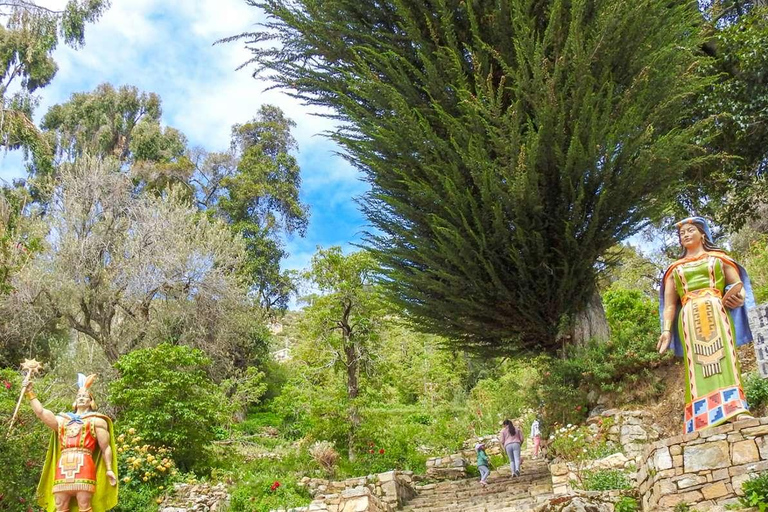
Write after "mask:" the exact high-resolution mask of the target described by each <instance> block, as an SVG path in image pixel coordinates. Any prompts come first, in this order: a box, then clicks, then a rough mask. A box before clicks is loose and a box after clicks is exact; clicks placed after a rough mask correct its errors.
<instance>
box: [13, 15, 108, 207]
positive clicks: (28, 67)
mask: <svg viewBox="0 0 768 512" xmlns="http://www.w3.org/2000/svg"><path fill="white" fill-rule="evenodd" d="M108 6H109V2H108V0H68V1H67V2H66V5H65V6H64V8H63V9H61V10H56V9H51V8H49V6H46V5H39V4H37V3H35V2H31V1H23V2H6V3H5V4H4V5H3V9H2V12H0V19H1V20H2V24H1V25H0V110H1V111H2V114H3V122H2V123H1V124H0V146H2V147H4V148H5V149H18V148H23V149H24V150H25V151H27V152H29V154H30V155H31V160H32V161H33V167H35V168H37V169H38V170H40V171H42V174H43V175H45V174H46V173H48V172H50V171H51V170H52V163H53V162H52V159H53V148H51V147H50V145H49V144H48V143H47V142H46V141H45V140H44V139H43V137H42V136H41V134H40V131H39V130H38V128H37V127H36V126H35V125H34V123H33V121H32V114H33V111H34V107H35V105H36V104H37V98H36V97H35V96H34V93H35V92H36V91H38V90H39V89H40V88H42V87H45V86H47V85H48V84H49V83H50V82H51V80H53V77H54V76H55V75H56V71H58V65H57V64H56V61H55V60H54V59H53V53H54V51H55V50H56V47H57V46H58V44H59V42H60V41H63V42H64V43H65V44H67V45H69V46H71V47H74V48H77V47H79V46H81V45H82V44H83V43H84V39H85V26H86V24H88V23H92V22H95V21H96V20H97V19H98V18H99V17H100V16H101V15H102V14H103V13H104V11H105V10H106V9H107V7H108ZM38 185H39V184H36V185H33V187H32V188H33V190H35V192H39V188H38Z"/></svg>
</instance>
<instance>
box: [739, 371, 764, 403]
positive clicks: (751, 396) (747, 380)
mask: <svg viewBox="0 0 768 512" xmlns="http://www.w3.org/2000/svg"><path fill="white" fill-rule="evenodd" d="M744 394H745V395H746V397H747V403H748V404H749V408H750V409H751V410H752V411H753V412H755V413H758V412H759V411H764V410H765V408H766V406H768V379H764V378H763V377H762V376H761V375H760V374H759V373H758V372H752V373H750V374H747V375H745V376H744Z"/></svg>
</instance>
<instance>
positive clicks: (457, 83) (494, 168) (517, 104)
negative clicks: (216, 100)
mask: <svg viewBox="0 0 768 512" xmlns="http://www.w3.org/2000/svg"><path fill="white" fill-rule="evenodd" d="M247 1H248V2H249V3H251V4H252V5H254V6H257V7H260V8H261V9H263V10H264V11H266V13H267V18H266V19H267V21H266V22H265V24H264V25H262V27H261V29H260V30H259V31H258V32H255V33H251V34H243V35H241V36H239V37H240V38H242V39H244V40H245V41H246V44H247V45H248V47H249V48H250V49H251V50H252V51H253V60H252V61H251V63H250V64H253V65H255V66H256V73H257V74H262V75H265V76H267V77H268V78H270V79H272V80H274V81H275V82H276V83H277V84H278V86H281V87H285V88H288V89H290V90H291V91H292V94H295V95H296V96H298V97H300V98H303V99H305V100H306V101H308V102H309V103H310V104H315V105H322V106H329V107H331V108H332V109H333V111H334V112H335V113H336V115H337V116H338V119H339V120H340V121H341V122H342V128H340V129H339V130H338V131H337V132H336V133H334V134H333V136H334V138H335V139H336V140H338V141H339V142H340V143H341V144H342V146H343V147H344V148H345V149H346V152H347V154H348V155H349V158H350V159H351V160H352V161H353V162H354V163H355V164H356V165H357V166H359V168H360V169H361V170H362V171H363V172H364V174H365V176H366V177H367V180H368V181H369V182H370V184H371V191H370V193H369V194H368V195H367V196H366V197H365V198H364V201H363V205H364V209H365V212H366V214H367V215H368V217H369V219H370V221H371V222H372V224H373V226H374V227H375V228H376V230H375V231H373V233H372V234H370V236H369V238H368V241H369V242H370V246H371V247H372V249H373V251H374V253H375V254H376V256H377V257H378V259H379V260H380V262H381V264H382V267H383V269H384V270H383V272H384V282H385V283H386V286H387V287H388V289H389V291H390V292H391V294H392V297H393V298H394V299H395V300H396V301H397V302H399V303H400V304H401V305H403V306H404V308H405V310H406V311H407V312H408V314H409V315H410V316H411V317H412V318H413V319H414V320H415V321H416V322H417V323H418V325H420V326H421V327H422V328H423V329H424V330H426V331H431V332H434V333H438V334H442V335H446V336H448V337H449V338H450V339H451V340H452V341H453V344H454V346H456V347H459V348H464V349H468V350H471V351H475V352H481V353H492V354H504V353H520V352H521V351H525V350H552V349H555V348H556V347H558V346H559V342H560V334H561V333H563V332H565V331H566V330H567V329H566V328H567V326H568V323H569V320H570V319H571V318H573V317H574V315H576V314H577V313H578V312H579V311H580V310H581V309H583V308H584V306H585V304H586V303H587V302H588V300H589V298H590V297H591V296H592V295H593V293H594V289H595V277H596V273H597V270H596V269H597V266H596V262H597V261H598V259H599V258H600V256H601V255H602V254H603V253H604V252H605V251H606V249H608V248H609V247H611V246H613V245H614V244H616V243H617V242H618V241H620V240H622V239H623V238H625V237H627V236H628V235H630V234H632V233H633V232H634V231H635V230H636V229H637V228H638V226H639V225H641V224H642V223H643V221H644V220H645V219H648V218H651V217H653V216H654V215H657V214H658V213H659V212H660V210H661V209H662V208H663V207H664V205H665V204H668V200H669V199H670V198H671V197H673V196H674V194H675V192H676V190H678V189H679V186H680V180H681V177H682V176H683V172H685V171H690V170H691V168H692V167H696V166H702V165H703V163H704V162H703V160H704V159H705V157H704V156H703V154H702V153H701V152H700V151H699V149H698V147H697V146H696V144H694V140H695V137H696V134H697V133H698V124H697V123H693V122H691V121H689V119H690V117H689V109H690V104H691V103H692V101H691V99H690V98H691V96H692V95H693V94H695V92H696V91H698V90H699V89H700V88H701V87H702V85H703V81H704V79H702V78H701V75H700V74H697V69H698V66H699V64H700V63H699V60H698V59H700V58H702V57H700V56H699V55H698V54H697V50H696V48H698V47H699V41H697V40H696V39H697V33H698V31H697V30H696V29H695V24H696V22H697V21H700V16H699V14H698V13H697V11H696V3H695V2H692V1H690V0H685V1H682V0H666V1H659V0H494V1H489V0H375V1H374V0H247ZM231 39H237V37H235V38H231ZM269 41H271V42H272V43H273V44H272V45H270V44H269Z"/></svg>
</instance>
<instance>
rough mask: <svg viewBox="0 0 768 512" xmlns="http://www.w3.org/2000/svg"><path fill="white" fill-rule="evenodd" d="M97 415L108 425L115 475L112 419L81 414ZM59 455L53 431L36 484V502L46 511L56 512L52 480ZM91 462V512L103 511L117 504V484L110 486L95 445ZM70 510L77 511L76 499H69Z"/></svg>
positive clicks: (57, 442) (115, 455)
mask: <svg viewBox="0 0 768 512" xmlns="http://www.w3.org/2000/svg"><path fill="white" fill-rule="evenodd" d="M92 416H97V417H99V418H101V419H103V420H104V421H106V422H107V426H108V427H109V445H110V446H111V447H112V471H114V473H115V477H117V447H116V446H115V432H114V429H113V427H112V420H111V419H109V418H108V417H107V416H104V415H103V414H98V413H95V412H90V413H86V414H83V418H86V417H92ZM59 456H61V446H59V436H58V433H57V432H54V433H53V435H52V436H51V440H50V442H49V443H48V453H46V455H45V465H44V466H43V473H42V475H40V483H39V484H38V485H37V504H38V505H40V506H41V507H43V509H45V510H46V511H47V512H56V503H55V502H54V499H53V481H54V479H55V478H56V464H57V463H58V461H59ZM93 462H94V463H96V492H95V493H94V494H93V499H92V500H91V507H92V508H93V512H105V511H106V510H110V509H111V508H114V507H115V505H117V485H116V486H114V487H112V486H111V485H109V480H108V479H107V465H106V464H105V463H104V458H103V457H102V456H101V450H100V449H99V448H98V447H97V448H96V451H95V452H94V454H93ZM69 510H70V512H78V510H79V509H78V508H77V502H76V500H74V499H73V500H71V503H70V509H69Z"/></svg>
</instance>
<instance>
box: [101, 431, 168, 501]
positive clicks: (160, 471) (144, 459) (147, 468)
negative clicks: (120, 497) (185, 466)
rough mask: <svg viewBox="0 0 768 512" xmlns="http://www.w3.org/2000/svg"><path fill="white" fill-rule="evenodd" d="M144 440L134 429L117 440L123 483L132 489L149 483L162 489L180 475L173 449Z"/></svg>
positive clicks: (120, 473)
mask: <svg viewBox="0 0 768 512" xmlns="http://www.w3.org/2000/svg"><path fill="white" fill-rule="evenodd" d="M142 441H143V439H142V438H141V436H139V435H137V434H136V429H133V428H129V429H128V430H127V431H126V432H125V433H122V434H120V435H119V436H118V437H117V443H116V444H117V452H118V456H117V466H118V468H119V472H118V474H119V475H120V480H121V484H122V485H123V486H128V487H135V486H139V485H144V484H148V485H153V486H156V487H157V488H158V489H159V490H162V489H163V488H164V487H165V486H166V485H168V483H169V481H170V480H171V479H172V478H173V477H175V476H177V475H178V470H177V469H176V464H175V463H174V461H173V459H172V458H171V450H169V449H168V448H165V447H159V448H157V447H155V446H151V445H149V444H143V443H142Z"/></svg>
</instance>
